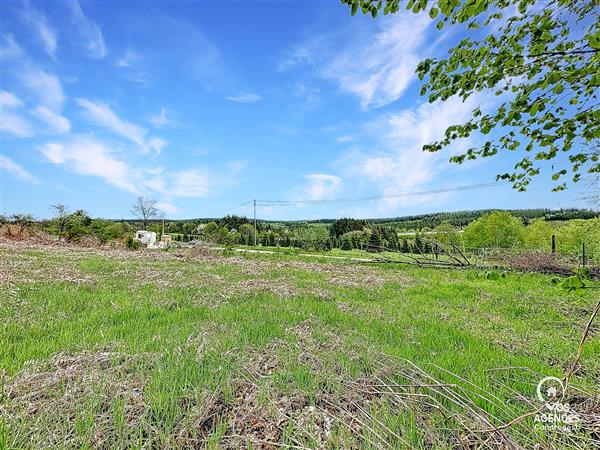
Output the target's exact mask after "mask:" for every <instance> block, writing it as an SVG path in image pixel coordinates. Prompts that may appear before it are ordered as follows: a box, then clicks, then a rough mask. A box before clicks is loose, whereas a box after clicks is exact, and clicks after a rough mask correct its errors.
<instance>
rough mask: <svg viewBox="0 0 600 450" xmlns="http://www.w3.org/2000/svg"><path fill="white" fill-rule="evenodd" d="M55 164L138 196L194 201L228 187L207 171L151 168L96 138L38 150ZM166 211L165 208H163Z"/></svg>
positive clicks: (83, 137) (43, 147) (53, 144)
mask: <svg viewBox="0 0 600 450" xmlns="http://www.w3.org/2000/svg"><path fill="white" fill-rule="evenodd" d="M39 150H40V152H41V153H42V155H43V156H44V157H45V158H46V159H47V160H48V161H49V162H50V163H52V164H55V165H59V166H63V167H65V168H67V169H68V170H71V171H73V172H75V173H77V174H80V175H85V176H92V177H99V178H101V179H103V180H104V181H105V182H107V183H109V184H111V185H113V186H115V187H117V188H119V189H123V190H125V191H128V192H131V193H134V194H136V195H139V194H141V193H143V194H144V195H157V194H158V195H160V196H163V197H166V198H168V199H170V198H171V197H182V198H184V197H185V198H194V197H206V196H208V195H209V194H210V193H211V192H213V191H214V188H215V187H222V186H224V185H226V184H227V180H226V179H225V178H226V177H221V178H220V179H218V180H217V179H216V178H215V177H214V176H213V175H212V173H211V172H210V171H209V170H208V169H206V168H198V167H196V168H190V169H186V170H182V171H178V170H166V169H164V168H163V167H150V166H148V164H147V163H148V162H147V161H144V159H143V158H142V159H140V158H139V154H138V155H137V158H136V159H133V156H135V154H131V153H130V152H129V153H128V152H127V151H126V150H125V149H119V151H118V152H117V151H115V150H114V146H113V145H107V144H105V143H103V142H102V141H100V140H98V139H96V138H95V137H94V136H75V137H73V138H70V139H68V140H65V141H55V142H50V143H46V144H45V145H43V146H41V147H40V148H39ZM163 209H164V210H165V211H166V212H172V211H167V209H166V208H163Z"/></svg>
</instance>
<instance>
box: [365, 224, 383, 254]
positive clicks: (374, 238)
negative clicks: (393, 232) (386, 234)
mask: <svg viewBox="0 0 600 450" xmlns="http://www.w3.org/2000/svg"><path fill="white" fill-rule="evenodd" d="M381 244H382V242H381V235H380V232H379V229H377V228H374V229H373V230H372V231H371V235H370V236H369V246H368V247H367V250H368V251H370V252H380V251H381V250H382V249H381V246H382V245H381Z"/></svg>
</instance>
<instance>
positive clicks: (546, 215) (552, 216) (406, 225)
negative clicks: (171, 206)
mask: <svg viewBox="0 0 600 450" xmlns="http://www.w3.org/2000/svg"><path fill="white" fill-rule="evenodd" d="M492 211H505V212H508V213H509V214H510V215H512V216H514V217H518V218H519V219H521V220H522V221H523V224H524V225H528V224H529V222H531V221H532V220H535V219H544V220H547V221H555V220H571V219H594V218H597V217H600V212H598V211H592V210H589V209H578V208H566V209H541V208H540V209H502V210H500V209H479V210H475V211H454V212H439V213H430V214H418V215H412V216H402V217H388V218H380V219H364V220H365V222H368V223H372V224H382V225H383V224H385V225H388V226H392V227H394V228H396V229H397V230H405V231H408V230H420V229H422V228H430V229H431V228H435V227H437V226H438V225H440V224H441V223H443V222H449V223H451V224H452V225H453V226H455V227H457V228H463V227H465V226H467V225H468V224H469V223H471V222H473V221H475V220H477V219H479V218H480V217H481V216H483V215H485V214H488V213H490V212H492ZM232 217H235V216H232ZM222 220H223V219H222V218H211V217H207V218H197V219H184V220H174V221H169V222H197V223H208V222H211V221H216V222H219V221H222ZM336 220H337V219H319V220H290V221H282V220H263V219H258V221H259V222H261V223H263V224H282V225H285V226H288V227H291V228H294V226H298V225H300V224H311V223H314V224H319V223H322V224H331V223H333V222H335V221H336ZM125 221H126V222H136V220H135V219H132V220H125Z"/></svg>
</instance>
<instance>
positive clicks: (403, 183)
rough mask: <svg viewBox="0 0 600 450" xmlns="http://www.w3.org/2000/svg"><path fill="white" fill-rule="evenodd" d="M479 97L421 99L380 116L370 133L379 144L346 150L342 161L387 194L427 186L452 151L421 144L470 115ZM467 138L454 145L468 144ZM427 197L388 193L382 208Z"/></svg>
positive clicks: (349, 170) (353, 174) (445, 166)
mask: <svg viewBox="0 0 600 450" xmlns="http://www.w3.org/2000/svg"><path fill="white" fill-rule="evenodd" d="M480 101H481V98H477V97H473V98H471V99H469V100H468V101H466V102H462V101H461V100H460V99H458V98H451V99H449V100H448V101H446V102H443V103H442V102H439V103H434V104H429V103H426V104H421V105H420V106H418V107H417V108H416V109H405V110H402V111H400V112H398V113H391V114H386V115H384V116H382V117H381V118H379V119H377V120H375V121H374V122H372V123H371V124H370V126H369V129H368V131H367V133H369V134H371V136H374V141H375V144H374V145H373V146H374V147H376V148H378V149H379V150H378V151H376V152H372V151H353V152H351V153H349V154H348V155H346V158H345V161H344V163H343V165H344V166H345V168H346V173H347V175H348V176H351V177H355V179H358V180H359V181H361V182H365V181H366V182H368V183H372V184H374V185H375V186H376V187H377V188H378V189H379V190H380V192H381V193H382V194H383V195H389V194H396V193H398V192H407V191H413V190H416V189H423V188H425V187H427V185H428V183H430V182H431V181H433V180H434V179H435V178H436V176H437V175H439V174H440V173H441V172H442V171H444V170H447V169H449V166H448V162H447V161H448V152H437V153H429V152H424V151H423V150H422V148H423V145H424V144H427V143H430V142H432V141H434V140H436V139H439V138H441V137H443V134H444V132H445V130H446V128H447V127H448V126H450V125H452V124H455V123H461V122H462V121H463V120H465V119H466V118H467V117H469V115H470V113H471V111H472V110H473V109H474V108H475V107H476V106H477V105H478V104H479V102H480ZM468 144H469V143H468V142H462V143H461V147H460V148H458V147H455V148H454V149H453V151H454V152H455V153H456V152H459V151H461V150H464V147H465V146H467V145H468ZM423 201H428V200H427V199H426V198H424V197H419V198H414V197H411V198H394V199H386V200H385V201H383V202H382V203H381V204H380V206H381V208H382V210H385V211H389V210H393V209H394V208H396V207H397V206H398V205H400V204H417V203H419V202H423Z"/></svg>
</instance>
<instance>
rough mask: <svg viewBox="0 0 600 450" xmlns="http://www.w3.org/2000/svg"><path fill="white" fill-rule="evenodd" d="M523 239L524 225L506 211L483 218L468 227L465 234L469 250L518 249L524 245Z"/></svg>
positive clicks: (486, 215)
mask: <svg viewBox="0 0 600 450" xmlns="http://www.w3.org/2000/svg"><path fill="white" fill-rule="evenodd" d="M523 238H524V227H523V223H522V222H521V220H519V219H517V218H516V217H513V216H512V215H510V214H509V213H507V212H505V211H494V212H492V213H489V214H485V215H483V216H481V217H480V218H479V219H477V220H476V221H474V222H471V223H470V224H469V225H467V226H466V228H465V232H464V234H463V239H464V241H465V245H466V246H467V247H469V248H509V247H517V246H520V245H521V244H522V243H523Z"/></svg>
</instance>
